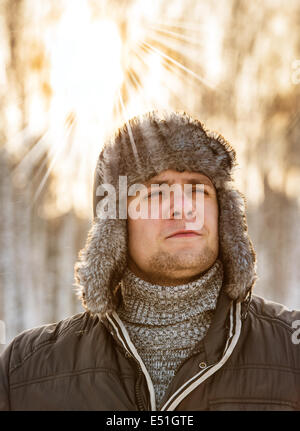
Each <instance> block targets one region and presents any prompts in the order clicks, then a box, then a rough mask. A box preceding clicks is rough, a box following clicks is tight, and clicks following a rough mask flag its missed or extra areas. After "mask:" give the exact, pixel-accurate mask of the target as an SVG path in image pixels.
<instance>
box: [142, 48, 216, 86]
mask: <svg viewBox="0 0 300 431" xmlns="http://www.w3.org/2000/svg"><path fill="white" fill-rule="evenodd" d="M140 45H141V46H145V47H147V48H149V49H150V50H151V51H153V52H156V53H157V54H159V55H160V56H161V57H163V58H166V59H167V60H169V61H171V62H172V63H173V64H175V65H176V66H177V67H179V68H180V69H182V70H184V71H185V72H187V73H188V74H190V75H191V76H193V77H194V78H196V79H197V80H198V81H199V82H201V83H202V84H204V85H205V86H206V87H209V88H210V89H212V90H214V89H215V87H214V86H213V85H212V84H210V83H209V82H208V81H207V80H206V79H204V78H202V77H201V76H199V75H198V74H197V73H195V72H193V71H192V70H191V69H189V68H188V67H186V66H183V64H181V63H179V61H177V60H174V58H172V57H170V56H169V55H167V54H165V53H164V52H162V51H161V50H159V49H158V48H155V47H154V46H152V45H150V44H149V43H148V42H140Z"/></svg>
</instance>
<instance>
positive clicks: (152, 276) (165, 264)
mask: <svg viewBox="0 0 300 431" xmlns="http://www.w3.org/2000/svg"><path fill="white" fill-rule="evenodd" d="M217 256H218V255H217V251H216V250H213V249H212V248H210V247H208V246H206V247H205V248H204V250H202V252H201V253H197V254H195V253H189V252H187V253H184V254H182V253H180V254H172V253H169V252H166V251H159V252H158V253H156V254H155V255H153V256H151V257H150V258H149V261H148V265H147V267H148V268H149V272H147V274H146V275H147V279H148V281H149V282H151V283H153V284H159V285H161V286H164V285H165V286H168V285H169V286H171V285H175V286H176V285H178V284H184V283H188V282H190V281H192V280H195V279H197V278H198V277H199V276H200V275H201V274H203V273H204V272H206V271H207V270H208V269H209V268H210V267H211V266H212V265H213V264H214V262H215V261H216V259H217Z"/></svg>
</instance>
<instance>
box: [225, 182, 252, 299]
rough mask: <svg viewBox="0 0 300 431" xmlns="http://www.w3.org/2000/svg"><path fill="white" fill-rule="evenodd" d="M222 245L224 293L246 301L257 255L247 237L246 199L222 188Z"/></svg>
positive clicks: (235, 191)
mask: <svg viewBox="0 0 300 431" xmlns="http://www.w3.org/2000/svg"><path fill="white" fill-rule="evenodd" d="M218 202H219V243H220V258H221V260H222V262H223V265H224V285H225V286H224V290H225V292H226V293H227V294H228V296H229V297H230V298H232V299H237V300H243V299H244V298H245V296H246V295H247V292H248V291H249V289H251V288H252V286H253V284H254V283H255V281H256V279H257V276H256V254H255V251H254V248H253V245H252V242H251V240H250V238H249V235H248V228H247V223H246V216H245V203H246V201H245V197H244V196H243V195H242V193H240V192H239V191H237V190H235V189H225V188H222V189H219V190H218Z"/></svg>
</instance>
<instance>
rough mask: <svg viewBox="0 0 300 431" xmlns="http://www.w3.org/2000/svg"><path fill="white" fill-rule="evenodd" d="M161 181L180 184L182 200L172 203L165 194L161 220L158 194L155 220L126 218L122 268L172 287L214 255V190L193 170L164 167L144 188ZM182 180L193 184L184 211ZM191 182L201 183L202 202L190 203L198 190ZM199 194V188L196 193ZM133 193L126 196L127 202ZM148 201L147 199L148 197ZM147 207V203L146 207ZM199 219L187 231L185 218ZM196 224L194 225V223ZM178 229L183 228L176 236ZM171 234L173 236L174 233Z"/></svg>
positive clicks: (191, 276)
mask: <svg viewBox="0 0 300 431" xmlns="http://www.w3.org/2000/svg"><path fill="white" fill-rule="evenodd" d="M161 182H163V183H167V184H169V185H170V186H171V185H172V184H176V185H180V186H176V187H181V190H182V199H181V200H180V202H179V203H178V201H177V202H176V199H177V200H178V198H176V197H175V198H174V196H175V195H174V194H173V193H171V194H170V200H169V202H168V205H170V208H169V210H170V216H169V217H168V218H163V217H162V214H163V212H164V211H165V207H164V206H165V202H164V198H163V197H161V196H160V198H159V201H158V206H159V218H158V219H154V218H151V217H150V213H149V217H148V218H138V219H134V218H131V217H130V216H128V219H127V224H128V236H129V241H128V252H129V256H128V267H129V269H130V270H131V271H132V272H133V273H135V274H136V275H137V276H138V277H140V278H142V279H144V280H146V281H149V282H152V283H157V284H160V285H169V286H170V285H178V284H183V283H187V282H189V281H191V280H193V279H196V278H198V276H199V275H200V274H201V273H203V272H204V271H206V270H207V269H209V268H210V267H211V266H212V265H213V263H214V262H215V260H216V259H217V257H218V252H219V240H218V201H217V194H216V190H215V188H214V186H213V184H212V182H211V181H210V179H209V178H208V177H207V176H205V175H203V174H200V173H197V172H187V171H186V172H177V171H174V170H166V171H163V172H161V173H160V174H159V175H157V176H155V177H152V178H151V180H150V181H149V182H147V183H146V184H145V185H146V186H147V188H148V190H149V193H150V192H151V184H158V183H161ZM184 184H193V186H190V187H191V188H192V194H190V195H189V196H190V202H192V207H193V212H190V213H187V211H186V212H185V211H184V205H185V203H186V202H187V201H185V200H184V199H185V194H184V192H183V191H184ZM195 184H204V195H203V194H202V197H203V200H202V202H203V206H200V209H199V208H197V206H196V196H197V193H199V191H197V190H196V185H195ZM201 193H202V191H201ZM135 198H136V197H128V201H127V203H128V206H129V205H130V203H131V201H132V200H133V199H135ZM149 201H150V197H149ZM178 204H179V205H182V217H181V218H180V219H178V218H175V217H176V213H175V212H174V210H175V209H177V208H178ZM150 208H151V206H149V210H150ZM203 210H204V222H203V223H202V224H201V225H199V228H198V229H197V228H195V227H194V228H193V230H194V232H192V233H188V232H187V230H189V229H191V227H190V226H191V224H190V223H191V222H193V221H195V220H199V219H201V215H200V214H198V212H199V211H201V212H202V217H203ZM194 226H196V225H194ZM178 231H184V232H183V233H181V234H178V235H176V234H175V233H176V232H178ZM174 234H175V235H174Z"/></svg>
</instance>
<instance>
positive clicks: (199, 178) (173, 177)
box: [145, 169, 214, 187]
mask: <svg viewBox="0 0 300 431" xmlns="http://www.w3.org/2000/svg"><path fill="white" fill-rule="evenodd" d="M161 183H167V184H174V183H182V184H185V183H186V184H188V183H193V184H197V183H201V184H207V185H210V186H212V187H214V186H213V183H212V181H211V180H210V179H209V177H207V176H206V175H204V174H202V173H200V172H190V171H184V172H178V171H174V170H171V169H170V170H166V171H163V172H160V173H159V174H158V175H155V176H154V177H152V178H150V179H149V180H148V181H146V182H145V185H146V186H149V185H151V184H161Z"/></svg>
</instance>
